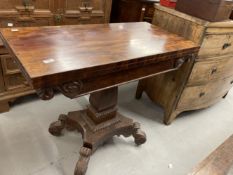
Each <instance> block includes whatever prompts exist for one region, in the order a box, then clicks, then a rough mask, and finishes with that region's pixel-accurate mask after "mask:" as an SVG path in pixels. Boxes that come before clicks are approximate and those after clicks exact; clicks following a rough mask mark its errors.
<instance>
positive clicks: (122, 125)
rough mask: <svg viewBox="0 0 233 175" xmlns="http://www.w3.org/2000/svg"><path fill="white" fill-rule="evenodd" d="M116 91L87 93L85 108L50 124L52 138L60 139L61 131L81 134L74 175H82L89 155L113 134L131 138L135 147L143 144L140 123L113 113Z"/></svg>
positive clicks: (115, 103)
mask: <svg viewBox="0 0 233 175" xmlns="http://www.w3.org/2000/svg"><path fill="white" fill-rule="evenodd" d="M117 92H118V89H117V88H116V87H115V88H111V89H107V90H103V91H100V92H96V93H94V94H91V96H90V99H89V101H90V105H89V106H88V108H87V109H85V110H81V111H75V112H70V113H68V115H67V116H66V115H60V117H59V120H58V121H56V122H54V123H52V124H51V125H50V128H49V132H50V133H51V134H52V135H54V136H60V135H61V134H62V130H63V129H65V128H66V129H68V130H71V131H72V130H77V131H79V132H81V134H82V137H83V147H82V148H81V149H80V158H79V161H78V163H77V165H76V168H75V175H84V174H85V173H86V170H87V167H88V163H89V160H90V156H91V155H92V154H93V153H94V152H95V151H96V149H97V148H98V147H99V146H101V145H102V144H103V143H105V142H106V141H107V140H109V139H111V138H112V137H113V136H115V135H117V136H120V135H123V136H125V137H129V136H133V137H134V140H135V143H136V144H137V145H141V144H143V143H145V142H146V135H145V133H144V132H143V131H142V130H141V129H140V124H139V123H137V122H135V123H134V122H133V120H132V119H129V118H126V117H124V116H122V115H121V114H119V113H118V112H117V107H116V105H117Z"/></svg>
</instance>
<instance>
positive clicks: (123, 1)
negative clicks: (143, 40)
mask: <svg viewBox="0 0 233 175" xmlns="http://www.w3.org/2000/svg"><path fill="white" fill-rule="evenodd" d="M158 2H159V1H158V0H113V4H112V12H111V22H138V21H147V22H150V23H151V22H152V18H153V15H154V3H158Z"/></svg>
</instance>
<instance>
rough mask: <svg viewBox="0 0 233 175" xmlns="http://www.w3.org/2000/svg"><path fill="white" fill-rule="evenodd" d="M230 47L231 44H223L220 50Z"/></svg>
mask: <svg viewBox="0 0 233 175" xmlns="http://www.w3.org/2000/svg"><path fill="white" fill-rule="evenodd" d="M230 46H231V43H225V44H224V45H223V46H222V50H225V49H227V48H228V47H230Z"/></svg>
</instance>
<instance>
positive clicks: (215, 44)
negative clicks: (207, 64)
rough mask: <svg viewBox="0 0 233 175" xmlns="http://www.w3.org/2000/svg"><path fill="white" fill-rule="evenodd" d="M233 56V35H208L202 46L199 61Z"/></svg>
mask: <svg viewBox="0 0 233 175" xmlns="http://www.w3.org/2000/svg"><path fill="white" fill-rule="evenodd" d="M226 54H233V34H222V35H218V34H211V35H206V37H205V38H204V41H203V43H202V45H201V48H200V52H199V59H205V58H208V57H213V56H220V55H226Z"/></svg>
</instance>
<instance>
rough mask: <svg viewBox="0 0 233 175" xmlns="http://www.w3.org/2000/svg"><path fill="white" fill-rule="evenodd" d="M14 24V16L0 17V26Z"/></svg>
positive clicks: (12, 25)
mask: <svg viewBox="0 0 233 175" xmlns="http://www.w3.org/2000/svg"><path fill="white" fill-rule="evenodd" d="M14 26H15V19H14V18H0V27H1V28H7V27H14Z"/></svg>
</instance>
